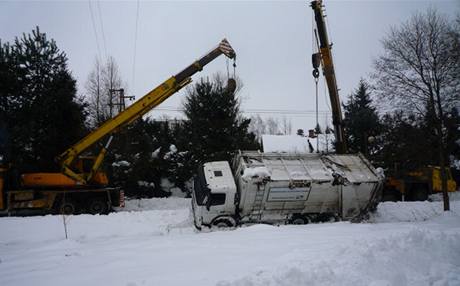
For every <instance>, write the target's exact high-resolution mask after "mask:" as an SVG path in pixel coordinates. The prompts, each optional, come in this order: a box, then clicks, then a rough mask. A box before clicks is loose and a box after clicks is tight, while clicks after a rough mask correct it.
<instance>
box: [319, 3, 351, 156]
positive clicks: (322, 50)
mask: <svg viewBox="0 0 460 286" xmlns="http://www.w3.org/2000/svg"><path fill="white" fill-rule="evenodd" d="M310 6H311V7H312V9H313V11H314V14H315V22H316V28H317V31H318V37H319V54H320V55H321V65H322V66H323V74H324V77H325V78H326V83H327V88H328V91H329V97H330V100H331V107H332V124H333V125H334V135H335V140H336V152H337V154H345V153H347V144H346V141H345V134H344V126H343V118H342V108H341V106H340V98H339V90H338V88H337V80H336V77H335V70H334V63H333V61H332V52H331V44H329V39H328V35H327V29H326V23H325V22H324V15H323V10H322V0H316V1H312V2H311V5H310Z"/></svg>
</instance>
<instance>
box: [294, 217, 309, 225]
mask: <svg viewBox="0 0 460 286" xmlns="http://www.w3.org/2000/svg"><path fill="white" fill-rule="evenodd" d="M309 222H310V220H309V219H308V218H307V217H306V216H303V215H294V216H292V218H291V219H290V220H289V224H297V225H300V224H308V223H309Z"/></svg>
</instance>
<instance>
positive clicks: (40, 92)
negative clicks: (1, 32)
mask: <svg viewBox="0 0 460 286" xmlns="http://www.w3.org/2000/svg"><path fill="white" fill-rule="evenodd" d="M0 73H1V76H0V95H1V96H0V98H1V102H0V111H1V115H0V117H1V118H0V119H1V120H2V121H3V120H4V122H6V123H5V125H6V128H5V129H6V133H8V136H7V137H8V139H9V140H8V142H7V144H6V145H7V147H6V149H7V153H8V155H9V156H8V157H9V158H8V160H9V161H10V162H13V163H14V164H15V165H16V167H17V168H18V169H19V170H20V171H37V170H39V171H52V170H57V166H56V164H55V162H54V158H55V156H56V155H58V154H60V153H61V152H62V151H64V150H65V149H66V148H67V147H68V146H70V145H71V144H73V143H75V142H76V141H77V140H78V139H79V138H81V136H82V135H83V134H84V132H85V126H84V122H85V116H86V114H85V112H84V110H85V105H84V104H83V103H82V101H81V100H80V99H78V98H77V96H76V85H75V80H74V79H73V78H72V76H71V74H70V72H69V70H68V68H67V57H66V55H65V53H64V52H62V51H61V50H59V48H58V47H57V45H56V42H55V41H54V40H49V39H47V37H46V34H44V33H41V32H40V30H39V28H38V27H37V28H36V29H35V30H33V31H32V34H23V36H22V37H21V38H16V39H15V40H14V43H13V44H9V43H4V44H2V45H0Z"/></svg>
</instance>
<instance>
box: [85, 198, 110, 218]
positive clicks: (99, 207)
mask: <svg viewBox="0 0 460 286" xmlns="http://www.w3.org/2000/svg"><path fill="white" fill-rule="evenodd" d="M107 210H108V207H107V202H106V201H104V200H101V199H95V200H93V201H91V202H90V204H89V206H88V211H89V213H90V214H93V215H95V214H106V213H107Z"/></svg>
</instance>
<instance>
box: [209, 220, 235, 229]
mask: <svg viewBox="0 0 460 286" xmlns="http://www.w3.org/2000/svg"><path fill="white" fill-rule="evenodd" d="M212 225H213V226H215V227H217V228H228V227H234V226H235V225H234V224H233V223H232V222H231V221H230V220H228V219H225V218H220V219H216V220H215V221H214V222H213V223H212Z"/></svg>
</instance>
